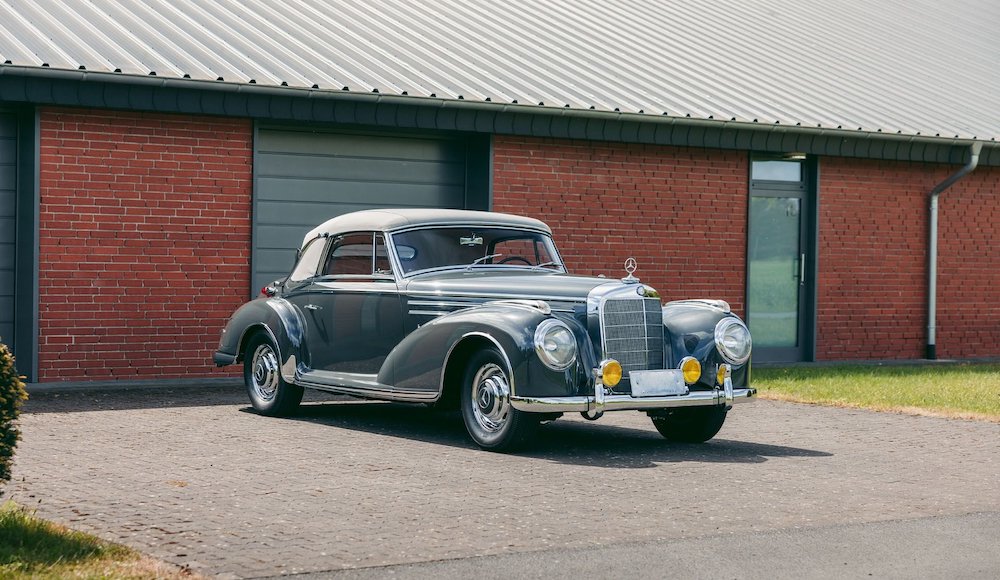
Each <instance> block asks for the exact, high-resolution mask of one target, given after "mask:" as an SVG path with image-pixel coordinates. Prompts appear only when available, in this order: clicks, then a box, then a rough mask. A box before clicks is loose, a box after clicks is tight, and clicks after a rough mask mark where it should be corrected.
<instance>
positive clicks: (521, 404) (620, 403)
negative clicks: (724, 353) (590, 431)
mask: <svg viewBox="0 0 1000 580" xmlns="http://www.w3.org/2000/svg"><path fill="white" fill-rule="evenodd" d="M756 395H757V389H751V388H746V389H734V388H733V386H732V382H730V380H729V379H726V385H725V386H724V387H722V388H717V389H713V390H711V391H690V392H688V394H686V395H670V396H665V397H633V396H631V395H608V394H606V393H605V389H604V385H603V384H602V383H601V381H596V384H595V385H594V395H593V396H583V397H580V396H578V397H518V396H512V397H511V398H510V404H511V406H512V407H514V408H515V409H517V410H518V411H524V412H526V413H572V412H580V413H587V414H588V415H592V416H599V415H600V414H601V413H604V412H605V411H643V410H648V409H666V408H670V407H703V406H711V405H731V404H734V403H745V402H749V401H752V400H753V398H754V397H755V396H756Z"/></svg>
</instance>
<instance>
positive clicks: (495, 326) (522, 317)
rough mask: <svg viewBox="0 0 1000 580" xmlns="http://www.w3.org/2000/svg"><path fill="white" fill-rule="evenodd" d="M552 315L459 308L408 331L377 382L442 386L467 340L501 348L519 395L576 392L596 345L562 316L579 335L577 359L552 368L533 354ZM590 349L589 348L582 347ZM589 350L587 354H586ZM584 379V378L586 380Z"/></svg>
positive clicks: (502, 307) (523, 309)
mask: <svg viewBox="0 0 1000 580" xmlns="http://www.w3.org/2000/svg"><path fill="white" fill-rule="evenodd" d="M553 317H554V316H553V315H552V314H551V313H549V312H547V311H546V310H545V309H539V308H536V307H533V306H526V305H519V304H511V303H500V302H496V303H486V304H483V305H481V306H476V307H473V308H467V309H463V310H458V311H456V312H453V313H451V314H447V315H444V316H441V317H439V318H436V319H434V320H432V321H431V322H429V323H427V324H424V325H423V326H421V327H419V328H417V329H416V330H415V331H413V332H412V333H410V335H409V336H407V337H406V338H405V339H404V340H403V341H402V342H401V343H400V344H399V345H398V346H397V347H396V348H395V349H394V350H393V351H392V352H391V353H389V356H388V357H387V358H386V360H385V363H384V364H383V366H382V369H381V371H380V372H379V375H378V382H380V383H383V384H391V385H394V386H395V387H396V388H398V389H403V390H408V391H430V392H437V393H438V394H439V395H440V394H441V393H442V392H443V389H444V372H445V369H447V368H448V366H449V365H451V364H464V361H463V360H460V357H462V355H463V353H465V350H464V349H463V348H459V347H460V346H462V345H463V344H466V342H467V341H477V340H478V341H486V343H492V344H493V345H495V346H498V347H499V348H500V349H501V350H502V351H503V352H502V354H503V355H504V356H505V357H506V359H507V360H508V361H509V363H510V367H511V368H510V369H509V370H510V373H511V383H512V384H511V390H512V391H513V392H514V393H516V394H517V395H519V396H565V395H571V394H576V392H577V390H578V389H579V383H580V381H581V376H582V377H586V376H589V371H588V370H587V369H589V368H590V367H588V366H587V365H588V364H592V361H590V359H592V358H593V349H591V348H589V341H587V340H582V339H583V338H585V337H586V330H585V329H583V328H582V327H581V326H580V325H579V323H577V322H576V321H575V320H573V319H572V318H570V317H562V316H559V317H558V318H560V320H562V321H563V322H565V323H566V324H567V325H569V326H570V328H571V329H572V330H573V332H574V334H575V335H576V336H577V344H578V348H579V351H580V354H579V355H578V356H577V363H576V364H575V365H572V366H570V368H569V369H567V370H565V371H553V370H551V369H549V368H548V367H546V366H545V365H544V364H543V363H542V362H541V361H540V360H539V359H538V356H537V355H536V354H535V345H534V336H535V329H536V328H537V327H538V325H539V324H540V323H541V322H542V321H543V320H546V319H548V318H553ZM584 347H587V348H584ZM586 351H589V357H588V356H587V354H586ZM584 382H585V379H584Z"/></svg>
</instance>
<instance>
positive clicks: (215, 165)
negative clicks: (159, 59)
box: [38, 109, 253, 381]
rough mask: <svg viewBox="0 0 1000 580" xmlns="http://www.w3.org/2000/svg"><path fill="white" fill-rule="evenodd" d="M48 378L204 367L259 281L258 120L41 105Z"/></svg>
mask: <svg viewBox="0 0 1000 580" xmlns="http://www.w3.org/2000/svg"><path fill="white" fill-rule="evenodd" d="M40 137H41V163H40V188H41V192H40V193H41V205H40V222H41V223H40V227H41V232H42V233H41V247H40V256H39V268H40V272H39V353H38V358H39V372H38V380H40V381H54V380H106V379H143V378H170V377H185V376H190V377H203V376H209V375H212V374H218V373H219V371H215V370H214V368H215V367H213V366H212V363H211V354H212V351H213V350H214V348H215V346H216V345H217V343H218V337H219V330H220V329H221V327H222V325H223V324H224V323H225V320H226V318H227V317H228V316H229V315H230V314H231V313H232V311H233V309H234V308H235V307H236V306H237V305H239V304H240V303H242V302H243V301H244V300H245V299H246V297H247V288H248V287H249V284H250V268H249V264H250V256H249V254H250V226H251V224H250V219H251V164H252V159H253V154H252V153H253V150H252V130H251V123H250V121H248V120H242V119H216V118H207V117H187V116H168V115H156V114H139V113H119V112H113V111H88V110H72V109H46V110H43V111H42V112H41V136H40Z"/></svg>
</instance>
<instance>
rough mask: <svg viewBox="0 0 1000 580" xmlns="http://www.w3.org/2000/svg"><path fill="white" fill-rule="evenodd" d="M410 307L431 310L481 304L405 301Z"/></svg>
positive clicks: (445, 301) (470, 302) (444, 301)
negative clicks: (429, 308) (428, 308)
mask: <svg viewBox="0 0 1000 580" xmlns="http://www.w3.org/2000/svg"><path fill="white" fill-rule="evenodd" d="M407 303H408V304H409V305H410V306H419V307H431V308H469V307H470V306H478V305H480V304H483V303H482V302H472V301H469V302H449V301H447V300H407Z"/></svg>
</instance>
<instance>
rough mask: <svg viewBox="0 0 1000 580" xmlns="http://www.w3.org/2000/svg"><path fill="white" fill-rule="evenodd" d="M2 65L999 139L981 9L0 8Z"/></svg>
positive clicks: (935, 5)
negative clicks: (3, 63) (4, 62)
mask: <svg viewBox="0 0 1000 580" xmlns="http://www.w3.org/2000/svg"><path fill="white" fill-rule="evenodd" d="M0 60H3V61H7V62H8V63H9V64H13V65H19V66H32V67H41V66H48V67H49V68H53V69H72V70H77V69H85V70H87V71H97V72H107V73H112V72H120V73H122V74H125V75H152V74H155V75H157V76H159V77H168V78H169V77H177V78H192V79H204V80H212V81H217V80H221V81H222V82H232V83H253V84H256V85H263V86H268V85H273V86H283V85H287V86H289V87H304V88H311V87H316V88H319V89H322V90H333V91H341V90H343V89H344V88H345V87H346V88H347V89H348V90H350V91H359V92H374V91H378V92H379V93H380V94H397V95H409V96H412V97H429V96H436V97H438V98H448V99H464V100H467V101H468V100H471V101H486V100H490V101H491V102H496V103H515V102H516V103H518V104H522V105H531V106H538V105H539V104H541V103H544V106H546V107H553V108H556V107H557V108H563V107H567V106H568V107H570V108H573V109H591V108H593V109H596V110H605V111H614V110H620V111H621V112H624V113H635V114H642V115H662V114H667V115H672V116H678V117H687V116H690V117H691V118H696V119H712V120H725V121H731V120H736V121H741V122H758V123H763V124H775V123H780V124H782V125H791V126H795V125H802V126H804V127H817V126H821V127H824V128H836V127H843V128H844V129H850V130H861V131H865V132H882V133H891V134H895V133H902V134H906V135H916V134H921V135H924V136H934V135H940V136H941V137H947V138H954V137H956V136H957V137H960V138H963V139H968V138H978V139H984V140H990V139H993V140H996V139H997V138H998V137H1000V64H998V63H1000V2H996V1H995V0H953V1H951V2H940V1H938V0H881V1H880V2H870V1H868V0H830V1H827V2H789V1H787V0H686V1H675V2H668V1H653V0H645V1H642V0H636V1H628V2H624V1H623V2H612V1H608V0H544V1H529V0H504V1H503V2H494V1H485V0H484V1H477V0H471V1H469V0H467V1H457V0H429V1H425V2H414V1H412V0H363V1H360V0H359V1H354V0H339V1H337V0H330V1H322V0H284V1H282V2H280V3H279V2H274V1H272V0H143V1H138V0H137V1H128V0H91V1H83V0H2V1H0Z"/></svg>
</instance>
